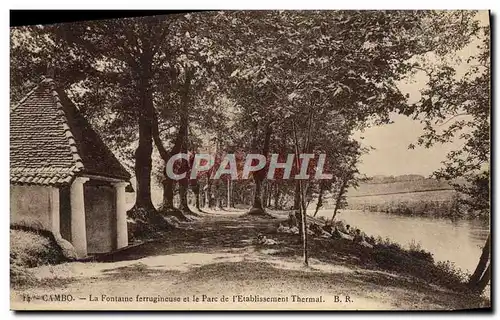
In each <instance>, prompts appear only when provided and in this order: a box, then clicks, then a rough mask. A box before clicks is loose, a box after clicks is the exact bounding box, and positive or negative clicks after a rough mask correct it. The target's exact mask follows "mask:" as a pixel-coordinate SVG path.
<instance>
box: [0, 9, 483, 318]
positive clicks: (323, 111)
mask: <svg viewBox="0 0 500 320" xmlns="http://www.w3.org/2000/svg"><path fill="white" fill-rule="evenodd" d="M52 13H54V12H52ZM75 13H77V12H76V11H73V12H66V13H65V12H64V11H62V12H59V13H58V14H56V15H55V16H56V17H57V16H59V17H60V20H59V21H48V22H47V21H44V20H43V19H41V18H43V16H44V14H45V13H43V12H40V13H37V12H36V11H35V14H36V15H38V16H39V19H41V20H37V19H34V20H33V22H32V23H30V22H29V21H28V20H29V19H27V21H24V20H23V22H22V23H21V22H18V23H13V22H15V21H16V20H15V19H13V17H16V16H18V17H19V16H23V15H24V13H23V12H22V11H17V12H16V11H15V10H13V11H11V12H10V14H11V25H10V32H9V38H10V39H9V40H10V48H9V50H10V75H9V76H10V90H9V93H10V111H9V120H8V121H9V137H10V138H9V139H10V140H9V149H10V159H9V161H10V164H9V167H10V231H9V233H10V264H9V266H10V309H11V310H15V311H25V310H41V311H45V310H51V311H55V310H57V311H61V310H67V311H69V310H72V311H78V310H92V311H96V310H115V311H121V310H127V311H128V310H139V311H150V310H161V311H172V310H185V311H192V310H224V311H230V310H238V311H243V310H279V311H287V310H310V311H312V310H314V311H358V310H364V311H366V310H368V311H417V310H418V311H458V310H475V311H478V310H479V311H491V310H492V300H491V295H492V291H493V289H492V284H491V278H492V276H491V274H492V270H491V260H492V259H491V255H492V252H491V201H490V197H491V196H490V190H491V181H492V179H491V177H490V176H491V171H492V170H491V168H490V160H491V159H490V154H491V139H490V135H491V133H492V130H491V126H490V125H491V119H490V116H491V110H492V106H491V101H492V99H491V61H490V53H491V39H490V28H491V25H490V22H491V20H492V16H491V13H490V12H489V11H488V10H222V11H218V10H210V11H171V12H165V11H157V12H151V11H148V12H140V11H137V12H134V11H127V12H125V13H124V12H122V15H120V13H119V12H115V14H114V15H113V14H112V12H109V11H108V12H107V14H106V13H104V12H103V11H100V12H97V11H94V12H93V13H94V14H92V12H82V13H81V14H75ZM99 13H100V14H99ZM65 15H66V16H65ZM63 17H66V20H64V19H63ZM68 17H69V18H68ZM71 17H74V19H70V18H71ZM6 202H7V201H6Z"/></svg>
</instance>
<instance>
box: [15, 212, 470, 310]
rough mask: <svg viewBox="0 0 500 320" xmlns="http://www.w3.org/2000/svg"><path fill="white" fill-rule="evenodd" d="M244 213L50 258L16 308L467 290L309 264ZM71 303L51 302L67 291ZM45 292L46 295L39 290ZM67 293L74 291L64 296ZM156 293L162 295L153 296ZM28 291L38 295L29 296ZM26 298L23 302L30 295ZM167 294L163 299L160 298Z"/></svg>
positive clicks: (384, 299) (402, 304) (366, 297)
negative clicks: (133, 243) (86, 254)
mask: <svg viewBox="0 0 500 320" xmlns="http://www.w3.org/2000/svg"><path fill="white" fill-rule="evenodd" d="M241 213H242V212H231V213H230V212H224V211H220V212H217V213H210V214H204V215H203V217H202V218H201V219H200V220H199V221H196V222H194V223H191V224H189V225H188V226H184V227H185V229H183V230H176V231H173V232H171V233H169V234H167V235H166V236H165V237H164V238H162V239H159V240H155V241H152V242H149V243H145V244H143V245H141V246H138V247H133V248H129V249H127V250H124V251H121V252H118V253H115V254H113V255H109V256H106V257H100V258H99V259H98V261H93V262H85V263H83V262H73V263H66V264H61V265H57V266H43V267H38V268H34V269H33V271H34V273H35V274H36V276H37V278H38V279H40V280H41V283H40V284H39V285H37V286H36V287H32V288H29V289H26V288H24V289H14V290H12V291H11V307H12V308H13V309H70V310H85V309H113V310H116V309H139V310H154V309H326V310H343V309H349V310H356V309H364V310H377V309H384V310H393V309H395V310H397V309H399V310H401V309H402V310H410V309H425V310H442V309H456V308H465V307H467V305H466V303H465V300H466V299H465V298H464V297H461V296H458V295H457V294H455V293H453V292H449V291H446V290H444V289H441V288H438V287H435V286H431V285H428V284H423V283H421V282H419V281H416V280H415V279H411V278H406V277H401V276H398V275H395V274H390V273H386V272H381V271H375V270H370V269H362V268H358V267H355V261H354V262H353V261H347V260H346V261H343V260H341V259H339V263H338V264H332V263H325V262H324V261H321V259H317V257H314V256H313V257H312V258H311V259H310V267H309V268H305V267H303V265H302V262H301V258H300V256H297V255H290V256H282V255H278V254H277V253H279V252H282V251H283V250H287V245H286V244H285V243H282V244H278V245H275V246H268V247H263V246H259V245H255V244H254V240H255V238H256V236H257V234H258V233H264V234H266V233H272V230H273V229H274V227H273V226H272V222H271V221H272V220H267V219H254V218H241ZM63 295H71V298H72V299H73V301H47V300H54V299H64V298H62V297H63ZM37 297H38V298H37ZM65 297H66V300H68V299H69V296H65ZM155 298H156V300H157V301H156V302H155V300H154V299H155ZM27 299H30V300H31V301H30V302H29V303H27V302H26V300H27ZM23 300H24V302H23ZM158 300H159V301H158Z"/></svg>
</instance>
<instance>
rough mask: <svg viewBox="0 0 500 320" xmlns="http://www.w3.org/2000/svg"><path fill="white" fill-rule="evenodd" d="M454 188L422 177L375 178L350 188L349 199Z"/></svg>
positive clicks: (444, 182) (445, 182) (440, 181)
mask: <svg viewBox="0 0 500 320" xmlns="http://www.w3.org/2000/svg"><path fill="white" fill-rule="evenodd" d="M452 189H453V187H452V186H451V185H450V184H449V183H448V182H447V181H444V180H436V179H429V178H425V177H423V176H420V175H403V176H396V177H393V176H375V177H373V178H371V179H370V180H368V181H366V182H362V183H360V184H359V186H358V187H357V188H350V189H349V191H348V193H347V197H364V196H373V195H387V194H397V193H413V192H424V191H437V190H452Z"/></svg>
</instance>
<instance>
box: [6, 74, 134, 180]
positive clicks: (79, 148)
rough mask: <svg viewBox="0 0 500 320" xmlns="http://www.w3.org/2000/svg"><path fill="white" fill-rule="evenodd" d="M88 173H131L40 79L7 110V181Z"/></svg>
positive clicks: (63, 97)
mask: <svg viewBox="0 0 500 320" xmlns="http://www.w3.org/2000/svg"><path fill="white" fill-rule="evenodd" d="M82 174H92V175H99V176H105V177H111V178H119V179H123V180H128V179H130V174H129V173H128V172H127V170H126V169H125V168H124V167H123V166H122V165H121V164H120V162H119V161H118V160H117V159H116V157H115V156H114V155H113V153H112V152H111V151H110V150H109V148H107V147H106V145H105V144H104V142H103V141H102V140H101V138H100V137H99V135H98V134H97V133H96V132H95V131H94V130H93V129H92V127H91V125H90V123H89V122H88V121H87V120H86V119H85V118H84V117H83V116H82V115H81V114H80V112H79V111H78V109H77V108H76V107H75V105H74V104H73V103H72V102H71V100H70V99H69V98H68V97H67V95H66V94H65V93H64V91H62V90H59V89H56V86H55V84H54V81H53V80H51V79H45V80H43V81H42V82H41V83H40V84H39V85H38V86H37V87H36V88H35V89H34V90H33V91H31V92H30V93H29V94H28V95H27V96H26V97H25V98H23V99H22V100H21V101H20V102H19V104H18V105H17V106H15V107H14V108H13V109H12V110H11V112H10V181H11V183H23V184H24V183H27V184H42V185H61V184H68V183H70V182H71V181H72V179H73V176H75V175H82Z"/></svg>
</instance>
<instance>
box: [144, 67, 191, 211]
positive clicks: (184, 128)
mask: <svg viewBox="0 0 500 320" xmlns="http://www.w3.org/2000/svg"><path fill="white" fill-rule="evenodd" d="M193 72H194V71H193V70H191V69H188V70H186V73H185V80H184V85H183V87H182V89H181V95H182V101H181V108H182V110H181V117H180V123H179V131H178V132H177V136H176V138H175V142H174V146H173V147H172V150H171V151H170V152H168V151H167V149H166V148H165V146H164V145H163V143H162V141H161V137H160V133H159V128H158V126H159V125H158V118H157V115H156V113H154V112H153V116H152V118H153V120H154V126H153V130H152V136H153V139H154V142H155V145H156V147H157V149H158V152H159V153H160V156H161V157H162V159H163V161H165V164H166V163H167V162H168V160H169V159H170V158H171V157H172V156H174V155H176V154H178V153H180V152H186V151H187V132H188V124H189V109H188V108H189V89H190V85H191V79H192V76H193ZM182 169H183V172H186V178H185V179H182V180H181V181H179V184H182V187H181V186H179V196H180V197H181V198H180V206H181V211H180V212H177V210H176V209H175V208H174V205H173V185H174V181H173V180H172V179H170V178H169V177H168V175H167V174H166V173H167V172H166V170H165V177H164V178H165V182H164V190H163V195H164V198H163V201H164V203H163V206H162V211H164V213H165V214H173V215H175V216H176V217H178V218H180V219H181V220H188V219H187V218H186V217H185V216H184V214H183V213H192V212H191V210H190V209H189V206H188V205H187V188H188V183H189V180H188V179H189V172H187V171H189V170H188V169H189V163H187V161H185V160H182ZM170 197H172V198H170ZM171 199H172V201H170V200H171Z"/></svg>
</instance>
